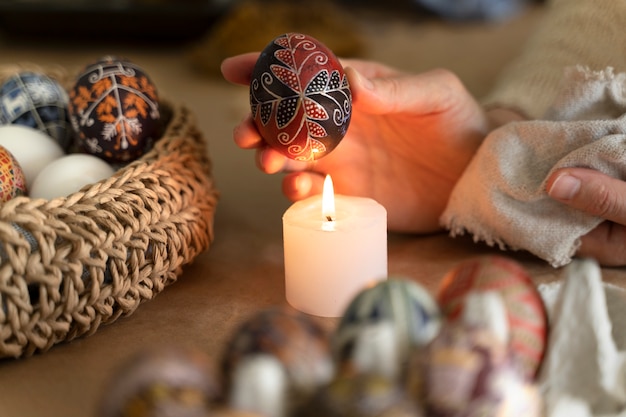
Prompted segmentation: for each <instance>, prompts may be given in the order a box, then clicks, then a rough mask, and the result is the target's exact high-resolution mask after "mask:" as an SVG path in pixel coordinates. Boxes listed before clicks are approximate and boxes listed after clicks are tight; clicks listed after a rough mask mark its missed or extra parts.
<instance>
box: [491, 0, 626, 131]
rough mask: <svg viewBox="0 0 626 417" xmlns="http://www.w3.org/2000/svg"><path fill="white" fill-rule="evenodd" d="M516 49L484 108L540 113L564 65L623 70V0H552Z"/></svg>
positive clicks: (625, 68)
mask: <svg viewBox="0 0 626 417" xmlns="http://www.w3.org/2000/svg"><path fill="white" fill-rule="evenodd" d="M546 7H547V10H546V13H545V15H544V16H543V19H542V21H541V22H539V24H538V27H537V30H536V31H535V32H534V33H533V34H532V35H531V37H530V39H529V40H528V42H527V44H526V46H525V48H524V50H523V51H522V53H521V55H520V56H519V57H518V58H517V59H516V60H515V61H513V62H512V63H511V64H510V65H509V67H507V68H506V69H505V70H504V71H503V73H502V74H501V76H500V78H499V79H498V81H497V82H496V85H495V87H494V89H493V90H492V92H491V93H490V94H489V95H488V96H487V97H486V98H485V100H484V104H485V106H486V107H487V108H494V107H501V108H508V109H511V110H515V111H517V112H521V113H522V114H524V115H525V116H526V117H528V118H531V119H537V118H541V117H542V116H543V115H544V114H545V112H546V110H547V109H548V107H549V106H550V105H551V104H552V101H553V100H554V97H555V94H556V91H557V90H559V87H560V82H561V79H562V78H563V75H564V69H565V68H566V67H570V66H573V65H583V66H586V67H589V68H590V69H592V70H601V69H604V68H606V67H613V68H614V69H615V71H619V72H622V71H626V35H625V32H624V22H626V1H624V0H551V1H550V2H549V3H547V4H546Z"/></svg>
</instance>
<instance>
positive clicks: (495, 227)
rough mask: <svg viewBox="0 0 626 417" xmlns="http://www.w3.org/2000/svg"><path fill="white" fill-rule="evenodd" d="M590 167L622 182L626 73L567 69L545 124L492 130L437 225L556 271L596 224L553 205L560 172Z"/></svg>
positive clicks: (590, 218)
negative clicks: (550, 186)
mask: <svg viewBox="0 0 626 417" xmlns="http://www.w3.org/2000/svg"><path fill="white" fill-rule="evenodd" d="M574 166H577V167H588V168H593V169H596V170H599V171H601V172H604V173H605V174H608V175H611V176H613V177H616V178H620V179H622V180H623V179H626V74H625V73H614V71H613V69H612V68H606V69H604V70H601V71H592V70H590V69H588V68H585V67H580V66H578V67H571V68H568V69H567V70H566V73H565V74H564V80H563V87H562V90H561V93H560V94H559V95H558V96H557V98H556V101H555V102H554V104H553V106H552V107H551V108H550V109H549V110H548V112H547V113H546V115H545V117H544V118H543V119H542V120H533V121H524V122H514V123H509V124H507V125H504V126H502V127H500V128H499V129H496V130H494V131H493V132H492V133H491V134H489V136H487V138H486V139H485V141H484V143H483V144H482V145H481V147H480V148H479V149H478V151H477V153H476V155H475V156H474V158H473V159H472V161H471V162H470V164H469V165H468V167H467V169H466V170H465V172H464V173H463V175H462V176H461V178H460V180H459V181H458V183H457V184H456V186H455V188H454V190H453V191H452V194H451V196H450V200H449V201H448V206H447V207H446V210H445V211H444V213H443V215H442V217H441V223H442V225H443V226H444V227H446V228H447V229H449V230H450V233H451V235H452V236H456V235H461V234H464V233H465V232H469V233H471V234H472V235H473V236H474V240H475V241H485V242H486V243H488V244H489V245H498V246H500V248H502V249H513V250H520V249H522V250H527V251H529V252H531V253H533V254H535V255H537V256H538V257H540V258H542V259H545V260H546V261H548V262H549V263H551V264H552V265H553V266H555V267H558V266H562V265H565V264H567V263H569V262H570V261H571V258H572V256H573V255H574V253H575V252H576V250H577V249H578V247H579V245H580V237H581V236H583V235H585V234H586V233H588V232H589V231H591V230H592V229H594V228H595V227H596V226H597V225H598V224H599V223H600V222H602V219H601V218H598V217H593V216H590V215H587V214H584V213H582V212H581V211H578V210H575V209H572V208H569V207H568V206H566V205H564V204H562V203H559V202H557V201H555V200H553V199H551V198H550V197H549V196H548V195H547V192H546V180H547V178H548V177H549V175H550V174H551V173H552V172H553V171H554V170H556V169H558V168H564V167H574Z"/></svg>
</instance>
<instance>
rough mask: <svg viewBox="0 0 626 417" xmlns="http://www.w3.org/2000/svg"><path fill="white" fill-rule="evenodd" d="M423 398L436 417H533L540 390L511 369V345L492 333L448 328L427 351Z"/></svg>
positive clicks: (457, 325) (538, 412) (450, 325)
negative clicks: (509, 347)
mask: <svg viewBox="0 0 626 417" xmlns="http://www.w3.org/2000/svg"><path fill="white" fill-rule="evenodd" d="M423 353H424V355H425V358H424V359H423V361H422V364H423V365H424V368H423V371H424V383H423V389H424V391H423V397H421V398H419V399H418V400H419V401H420V402H421V403H422V404H423V405H424V408H425V410H426V414H427V415H428V416H432V417H448V416H454V417H475V416H476V417H477V416H481V417H482V416H491V417H505V416H506V417H512V416H517V417H522V416H526V417H531V416H532V417H535V416H539V415H541V407H540V405H541V402H540V398H539V395H538V391H537V389H536V387H534V386H533V385H532V383H531V382H529V381H527V380H526V378H525V377H524V376H523V375H521V374H520V373H519V372H518V369H517V368H516V367H515V366H514V365H513V364H512V362H511V357H510V355H509V350H508V346H507V345H506V344H503V343H500V341H499V340H498V339H497V338H496V337H494V336H493V334H491V333H490V332H489V331H486V330H485V329H482V328H480V327H470V326H466V325H464V324H463V323H447V324H446V325H444V326H443V327H442V329H441V332H440V333H439V334H438V335H437V336H436V337H435V338H434V339H433V341H432V342H431V343H430V344H429V345H428V346H427V347H426V348H425V350H424V352H423Z"/></svg>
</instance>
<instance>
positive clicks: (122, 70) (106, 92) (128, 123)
mask: <svg viewBox="0 0 626 417" xmlns="http://www.w3.org/2000/svg"><path fill="white" fill-rule="evenodd" d="M69 96H70V104H69V113H70V121H71V123H72V128H73V130H74V131H75V132H76V133H77V135H78V143H79V145H80V146H81V147H82V149H83V150H85V151H86V152H87V153H90V154H92V155H95V156H97V157H99V158H102V159H104V160H105V161H107V162H109V163H119V164H124V163H128V162H130V161H132V160H134V159H137V158H139V157H140V156H142V155H143V154H144V153H145V152H146V151H147V150H149V149H150V147H151V146H152V144H153V143H154V141H156V140H157V139H158V137H159V135H160V132H161V121H160V110H159V97H158V94H157V89H156V86H155V84H154V83H153V82H152V80H151V79H150V77H149V76H148V74H147V73H146V72H145V71H144V70H143V69H142V68H141V67H139V66H138V65H136V64H135V63H133V62H131V61H128V60H124V59H119V58H116V57H112V56H106V57H104V58H102V59H100V60H99V61H97V62H95V63H93V64H90V65H88V66H86V67H85V68H84V69H83V70H82V71H81V72H80V74H79V75H78V77H77V80H76V83H75V84H74V86H73V87H72V88H71V89H70V92H69Z"/></svg>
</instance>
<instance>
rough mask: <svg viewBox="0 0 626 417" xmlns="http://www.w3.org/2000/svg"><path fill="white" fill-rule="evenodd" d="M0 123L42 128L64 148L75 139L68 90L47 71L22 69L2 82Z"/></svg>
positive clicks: (0, 87) (0, 88)
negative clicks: (69, 110) (47, 73)
mask: <svg viewBox="0 0 626 417" xmlns="http://www.w3.org/2000/svg"><path fill="white" fill-rule="evenodd" d="M0 123H2V124H16V125H23V126H28V127H32V128H34V129H38V130H41V131H42V132H43V133H45V134H46V135H48V136H50V137H52V138H53V139H54V140H55V141H56V142H57V143H58V144H59V145H60V146H61V148H62V149H64V150H65V149H68V148H69V146H70V144H71V142H72V137H73V132H72V128H71V126H70V122H69V115H68V95H67V92H66V91H65V89H64V88H63V87H62V86H61V85H60V84H59V82H58V81H56V80H54V79H52V78H50V77H48V76H47V75H44V74H39V73H36V72H30V71H23V72H20V73H17V74H15V75H13V76H11V77H9V78H8V79H7V80H6V81H5V82H4V83H3V84H2V85H1V86H0Z"/></svg>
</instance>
